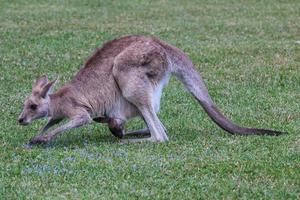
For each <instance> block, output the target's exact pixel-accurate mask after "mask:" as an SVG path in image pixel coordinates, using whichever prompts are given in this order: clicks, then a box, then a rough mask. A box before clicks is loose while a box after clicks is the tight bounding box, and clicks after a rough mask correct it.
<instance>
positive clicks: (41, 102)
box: [19, 75, 57, 125]
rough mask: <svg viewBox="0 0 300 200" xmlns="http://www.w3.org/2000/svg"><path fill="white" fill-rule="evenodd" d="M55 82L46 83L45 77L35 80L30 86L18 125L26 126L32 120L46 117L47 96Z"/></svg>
mask: <svg viewBox="0 0 300 200" xmlns="http://www.w3.org/2000/svg"><path fill="white" fill-rule="evenodd" d="M56 80H57V79H56ZM56 80H54V81H51V82H48V78H47V76H45V75H43V76H42V77H40V78H39V79H37V80H36V82H35V83H34V84H33V86H32V92H31V94H30V96H29V97H27V98H26V100H25V103H24V107H23V111H22V113H21V114H20V116H19V123H20V124H21V125H27V124H29V123H30V122H32V121H33V120H36V119H40V118H43V117H47V116H48V113H49V109H50V98H49V94H50V93H51V92H52V88H53V86H54V85H55V83H56Z"/></svg>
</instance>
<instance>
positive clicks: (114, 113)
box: [106, 96, 140, 120]
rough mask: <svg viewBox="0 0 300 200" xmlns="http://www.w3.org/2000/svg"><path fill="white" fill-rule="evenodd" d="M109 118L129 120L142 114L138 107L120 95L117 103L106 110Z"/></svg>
mask: <svg viewBox="0 0 300 200" xmlns="http://www.w3.org/2000/svg"><path fill="white" fill-rule="evenodd" d="M106 115H107V116H108V117H109V118H118V119H122V120H128V119H131V118H134V117H137V116H139V115H140V112H139V111H138V109H137V108H136V107H135V106H134V105H133V104H131V103H130V102H128V101H127V100H126V99H125V98H124V97H122V96H121V97H120V98H119V99H118V100H117V101H116V103H115V105H114V106H113V107H112V108H111V109H110V110H108V111H107V112H106Z"/></svg>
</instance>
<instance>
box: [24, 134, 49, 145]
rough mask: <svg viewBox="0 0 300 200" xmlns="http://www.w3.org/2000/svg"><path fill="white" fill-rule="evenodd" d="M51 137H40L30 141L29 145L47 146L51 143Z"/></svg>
mask: <svg viewBox="0 0 300 200" xmlns="http://www.w3.org/2000/svg"><path fill="white" fill-rule="evenodd" d="M49 141H50V139H49V137H47V136H45V135H38V136H35V137H33V138H31V139H30V141H29V144H46V143H47V142H49Z"/></svg>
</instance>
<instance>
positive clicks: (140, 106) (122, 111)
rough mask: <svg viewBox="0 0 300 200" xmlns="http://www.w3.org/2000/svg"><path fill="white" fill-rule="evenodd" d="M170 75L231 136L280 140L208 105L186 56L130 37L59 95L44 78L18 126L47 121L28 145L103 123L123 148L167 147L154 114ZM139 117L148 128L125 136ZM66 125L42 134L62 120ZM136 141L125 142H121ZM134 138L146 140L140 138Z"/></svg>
mask: <svg viewBox="0 0 300 200" xmlns="http://www.w3.org/2000/svg"><path fill="white" fill-rule="evenodd" d="M172 74H174V75H175V76H176V77H177V78H178V79H179V80H180V81H181V82H182V83H183V85H184V86H185V87H186V89H187V90H188V91H189V92H190V93H191V94H192V95H193V96H194V97H195V98H196V100H197V101H198V102H199V103H200V105H201V106H202V107H203V108H204V110H205V111H206V113H207V114H208V116H209V117H210V118H211V119H212V120H213V121H214V122H215V123H216V124H217V125H219V126H220V127H221V128H222V129H224V130H225V131H227V132H229V133H231V134H234V135H273V136H276V135H280V134H282V133H283V132H280V131H274V130H268V129H256V128H245V127H241V126H238V125H236V124H234V123H233V122H232V121H231V120H229V119H228V118H226V117H225V116H224V115H223V114H222V113H221V112H220V111H219V109H218V108H217V106H216V105H215V103H214V102H213V100H212V99H211V97H210V95H209V93H208V90H207V89H206V86H205V84H204V82H203V80H202V78H201V76H200V74H199V73H198V71H197V70H196V68H195V66H194V65H193V63H192V61H191V60H190V59H189V58H188V56H187V55H186V54H185V53H183V52H182V51H181V50H180V49H178V48H177V47H175V46H172V45H170V44H168V43H166V42H164V41H162V40H160V39H157V38H155V37H150V36H139V35H131V36H124V37H121V38H118V39H114V40H112V41H109V42H107V43H105V44H104V45H103V46H102V47H101V48H99V49H97V50H96V51H95V52H94V54H93V55H92V56H91V57H90V58H88V59H87V61H86V62H85V64H84V66H83V68H82V69H80V70H79V72H78V73H77V74H76V75H75V77H74V78H73V80H72V81H70V82H69V83H68V84H66V85H64V86H63V87H62V88H60V89H59V90H58V91H57V92H54V93H53V92H52V90H53V87H54V85H55V83H56V80H54V81H50V82H49V81H48V79H47V76H45V75H43V76H42V77H40V78H39V79H37V80H36V82H35V83H34V85H33V88H32V93H31V95H30V96H29V97H28V98H27V99H26V101H25V103H24V108H23V111H22V113H21V115H20V117H19V123H20V124H21V125H27V124H29V123H30V122H32V121H33V120H36V119H40V118H44V117H47V118H48V119H49V120H48V123H47V124H46V125H45V126H44V127H43V128H42V129H41V130H40V133H39V134H38V135H37V136H35V137H33V138H32V139H31V140H30V143H31V144H39V143H47V142H49V141H50V140H52V139H53V138H55V137H56V136H57V135H59V134H61V133H63V132H64V131H66V130H68V129H72V128H75V127H79V126H82V125H86V124H89V123H91V122H92V121H96V122H99V123H107V124H108V127H109V129H110V131H111V132H112V134H113V135H115V136H116V137H118V138H120V139H121V140H122V141H123V142H139V141H144V140H146V141H153V142H163V141H168V136H167V134H166V129H165V127H164V125H163V124H162V123H161V121H160V120H159V118H158V116H157V113H158V111H159V108H160V99H161V95H162V92H163V89H164V87H165V86H166V85H167V84H168V81H169V78H170V76H171V75H172ZM134 117H141V118H142V119H143V120H144V121H145V123H146V125H147V128H146V129H143V130H137V131H132V132H127V133H125V130H124V124H125V123H126V121H128V120H129V119H132V118H134ZM64 118H68V119H69V121H68V122H67V123H65V124H64V125H62V126H60V127H58V128H56V129H54V130H52V131H49V133H48V134H44V133H45V132H46V131H47V130H48V129H49V128H50V127H52V126H53V125H55V124H57V123H59V122H60V121H61V120H62V119H64ZM125 135H126V138H127V136H129V137H130V136H132V137H134V138H129V139H125V138H124V136H125ZM137 135H140V136H144V137H138V138H136V136H137Z"/></svg>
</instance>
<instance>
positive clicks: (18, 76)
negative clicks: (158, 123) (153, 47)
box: [0, 0, 300, 199]
mask: <svg viewBox="0 0 300 200" xmlns="http://www.w3.org/2000/svg"><path fill="white" fill-rule="evenodd" d="M0 5H1V6H0V46H1V48H0V69H1V73H0V94H1V95H0V109H1V115H0V118H1V126H0V169H1V170H0V198H1V199H40V198H47V199H53V198H54V199H69V198H70V199H137V198H141V199H220V198H222V199H238V198H242V199H297V198H298V199H299V198H300V137H299V129H300V104H299V99H300V70H299V67H300V44H299V41H300V34H299V33H300V12H299V10H300V1H298V0H294V1H293V0H290V1H280V0H278V1H275V0H274V1H273V0H272V1H271V0H266V1H254V0H250V1H240V0H226V1H225V0H224V1H209V0H207V1H184V0H182V1H179V0H178V1H167V0H164V1H140V0H124V1H111V0H107V1H93V0H89V1H79V0H78V1H60V0H54V1H36V0H29V1H21V0H20V1H19V0H17V1H3V0H0ZM126 34H146V35H153V36H156V37H159V38H161V39H163V40H165V41H167V42H169V43H171V44H173V45H175V46H177V47H179V48H181V49H182V50H184V51H185V52H186V53H187V54H188V55H189V56H190V58H191V59H192V60H193V62H194V64H195V65H196V66H197V68H198V70H199V71H200V72H201V74H202V76H203V79H204V81H205V83H206V85H207V87H208V89H209V91H210V94H211V96H212V98H213V99H214V101H215V102H216V103H217V105H218V106H219V107H220V109H221V110H222V111H223V112H224V113H226V115H227V116H229V117H230V118H231V119H233V120H234V121H235V122H237V123H239V124H242V125H245V126H250V127H260V128H272V129H276V130H282V131H286V132H288V133H289V134H288V135H283V136H280V137H267V136H262V137H259V136H253V137H238V136H231V135H229V134H227V133H226V132H224V131H223V130H221V129H220V128H219V127H217V126H216V125H215V124H214V123H213V122H212V121H211V120H210V119H209V118H208V117H207V115H206V114H205V113H204V111H203V109H202V108H201V107H200V106H199V105H198V103H197V102H196V101H195V100H194V99H193V97H192V96H191V95H190V94H189V93H188V92H186V91H185V90H184V89H183V87H182V86H181V84H180V83H179V82H177V81H176V80H175V79H174V78H173V79H171V81H170V84H169V86H168V87H167V88H166V90H165V93H164V95H163V100H162V106H161V107H162V109H161V112H160V114H159V117H160V119H161V120H162V121H163V123H164V124H165V126H166V128H167V129H168V133H169V138H170V141H169V142H167V143H159V144H158V143H141V144H130V145H122V144H120V143H119V141H118V139H116V138H114V137H113V136H112V135H111V134H110V133H109V131H108V128H107V127H106V126H104V125H100V124H96V123H94V124H91V125H88V126H86V127H83V128H78V129H76V130H72V131H69V132H67V133H66V134H64V135H62V136H61V137H59V138H57V139H56V140H55V141H53V142H52V143H50V144H49V145H46V146H37V147H33V148H30V147H29V146H27V142H28V140H29V139H30V138H31V137H33V136H34V135H35V134H36V133H37V131H38V130H39V128H40V127H41V126H42V124H44V123H45V120H40V121H37V122H34V123H32V124H31V125H30V126H27V127H22V126H19V125H18V123H17V118H18V115H19V113H20V112H21V109H22V104H23V101H24V99H25V97H26V95H28V94H29V93H30V91H31V86H32V83H33V81H34V80H35V79H36V78H37V77H38V76H40V75H42V74H47V75H48V76H49V77H50V79H54V78H56V77H58V76H59V77H60V82H59V84H58V86H57V87H56V89H57V88H59V87H60V86H62V85H63V84H64V83H66V82H67V81H69V80H70V79H71V78H72V76H73V75H74V74H75V73H76V71H78V69H79V68H80V67H81V66H82V64H83V63H84V61H85V59H87V58H88V57H89V55H90V54H91V53H92V51H93V50H94V49H95V48H97V47H99V46H100V45H101V44H102V43H104V42H105V41H107V40H110V39H113V38H115V37H119V36H121V35H126ZM142 126H143V124H142V122H141V121H139V120H134V121H133V122H131V123H129V124H128V125H127V127H126V128H127V129H129V130H132V129H137V128H142Z"/></svg>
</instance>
